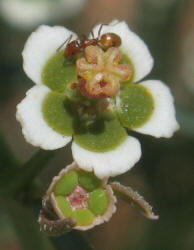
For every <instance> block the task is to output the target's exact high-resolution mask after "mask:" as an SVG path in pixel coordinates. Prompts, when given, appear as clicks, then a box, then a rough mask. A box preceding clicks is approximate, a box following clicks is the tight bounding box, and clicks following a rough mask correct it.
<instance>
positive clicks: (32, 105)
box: [16, 85, 71, 150]
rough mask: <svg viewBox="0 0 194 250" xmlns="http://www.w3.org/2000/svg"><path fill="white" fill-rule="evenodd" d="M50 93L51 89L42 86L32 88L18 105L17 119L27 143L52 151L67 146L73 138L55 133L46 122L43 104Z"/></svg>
mask: <svg viewBox="0 0 194 250" xmlns="http://www.w3.org/2000/svg"><path fill="white" fill-rule="evenodd" d="M49 92H50V90H49V88H47V87H46V86H42V85H40V86H34V87H33V88H31V89H30V90H29V91H28V92H27V93H26V97H25V98H24V99H23V100H22V101H21V102H20V103H19V104H18V105H17V113H16V118H17V120H18V121H19V122H20V123H21V125H22V132H23V134H24V137H25V139H26V141H27V142H29V143H30V144H32V145H34V146H37V147H41V148H43V149H47V150H52V149H57V148H61V147H63V146H65V145H66V144H67V143H69V142H70V141H71V136H64V135H61V134H59V133H57V132H55V131H54V130H53V129H52V128H50V127H49V126H48V124H47V123H46V122H45V120H44V118H43V114H42V103H43V101H44V98H45V97H46V96H47V94H48V93H49Z"/></svg>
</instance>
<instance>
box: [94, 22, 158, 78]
mask: <svg viewBox="0 0 194 250" xmlns="http://www.w3.org/2000/svg"><path fill="white" fill-rule="evenodd" d="M100 26H101V24H98V25H97V26H95V27H94V29H93V33H94V37H97V36H98V31H99V28H100ZM105 33H115V34H117V35H119V36H120V38H121V40H122V41H121V42H122V43H121V46H120V48H121V50H122V51H123V52H124V53H126V54H127V55H128V56H129V58H130V59H131V61H132V64H133V66H134V81H135V82H137V81H139V80H141V79H142V78H143V77H145V76H146V75H148V74H149V73H150V71H151V70H152V68H153V63H154V61H153V58H152V56H151V54H150V52H149V50H148V47H147V46H146V44H145V43H144V41H143V40H142V39H141V38H140V37H139V36H138V35H136V34H135V33H134V32H133V31H131V30H130V28H129V27H128V25H127V23H126V22H124V21H122V22H119V21H118V20H113V21H112V22H111V23H109V25H104V26H103V27H102V30H101V34H100V35H103V34H105Z"/></svg>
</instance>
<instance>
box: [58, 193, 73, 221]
mask: <svg viewBox="0 0 194 250" xmlns="http://www.w3.org/2000/svg"><path fill="white" fill-rule="evenodd" d="M56 201H57V204H58V207H59V208H60V210H61V212H62V213H63V215H64V216H65V217H67V218H68V217H71V216H72V212H73V211H72V207H71V205H70V203H69V201H68V200H67V199H66V198H65V197H64V196H61V195H60V196H57V197H56Z"/></svg>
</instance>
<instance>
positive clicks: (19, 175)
mask: <svg viewBox="0 0 194 250" xmlns="http://www.w3.org/2000/svg"><path fill="white" fill-rule="evenodd" d="M56 152H57V150H55V151H45V150H42V149H40V150H39V151H38V152H37V153H35V154H34V155H33V156H32V157H31V159H30V160H29V161H28V162H26V163H25V164H24V165H23V166H22V167H20V168H19V169H18V171H17V172H16V173H15V174H14V181H13V180H12V182H10V185H9V186H8V191H9V193H10V192H11V193H14V194H15V193H16V192H19V191H20V190H21V189H23V188H24V187H26V186H27V185H29V184H31V183H32V181H33V179H34V178H35V177H36V176H38V175H39V174H40V172H41V171H42V169H43V168H44V167H45V166H46V164H47V163H48V162H49V161H50V160H51V158H52V157H53V156H54V155H55V154H56Z"/></svg>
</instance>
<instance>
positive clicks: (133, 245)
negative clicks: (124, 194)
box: [0, 0, 194, 250]
mask: <svg viewBox="0 0 194 250" xmlns="http://www.w3.org/2000/svg"><path fill="white" fill-rule="evenodd" d="M21 1H22V0H21ZM23 1H24V0H23ZM39 1H41V0H39ZM64 13H65V11H64ZM193 13H194V1H193V0H120V1H117V0H106V1H105V0H92V1H88V2H87V4H86V5H85V7H84V9H82V11H81V12H79V14H76V15H72V16H71V17H69V18H66V17H65V16H64V18H62V19H61V20H58V21H56V22H53V23H51V22H50V23H49V24H55V25H64V26H66V27H68V28H69V29H72V30H75V31H76V32H77V33H79V34H81V33H86V34H87V33H89V32H90V29H91V27H92V26H93V25H94V24H95V23H96V22H102V23H107V22H109V21H110V20H112V19H114V18H118V19H124V20H126V21H127V22H128V24H129V25H130V26H131V28H132V29H133V30H134V31H135V32H136V33H138V34H139V35H140V36H141V37H142V38H143V40H145V42H146V44H148V46H149V48H150V51H151V53H152V55H153V57H154V59H155V67H154V69H153V72H152V74H151V78H153V79H161V80H163V81H164V82H166V83H167V84H169V85H170V87H171V89H172V92H173V94H174V97H175V103H176V108H177V116H178V120H179V121H180V125H181V129H180V131H179V132H178V133H176V134H175V135H174V137H173V138H171V139H168V140H167V139H160V140H154V139H153V138H152V137H150V136H141V135H136V136H137V137H139V138H140V137H142V138H140V139H141V141H142V142H143V143H142V151H143V157H142V159H141V161H140V162H139V163H138V164H137V165H136V167H134V168H133V169H132V170H131V171H130V172H128V173H127V174H125V175H122V176H120V177H117V178H116V179H117V180H119V181H121V182H122V183H124V184H125V185H130V186H132V187H133V188H134V189H137V190H138V191H139V192H140V193H142V194H143V195H144V197H145V198H146V199H147V200H148V201H150V202H151V203H152V204H153V205H154V208H155V211H156V213H157V214H159V215H160V219H159V220H158V221H154V222H153V221H148V220H146V219H145V218H144V217H142V216H141V215H139V214H137V213H136V211H135V210H134V209H133V208H131V207H128V206H127V205H126V204H124V203H122V202H119V204H118V210H117V213H116V214H115V215H114V216H113V218H112V219H111V221H110V222H109V223H107V224H103V225H102V226H99V227H96V228H95V229H93V230H91V231H89V232H87V233H86V236H88V238H89V239H90V241H91V242H92V243H93V245H94V246H95V249H97V250H98V249H99V250H101V249H103V250H122V249H123V250H127V249H130V250H131V249H133V250H164V249H165V250H185V249H194V237H193V232H194V231H193V223H194V215H193V214H194V213H193V211H194V196H193V191H194V182H193V176H194V102H193V98H194V15H193ZM21 15H22V13H21ZM5 20H6V19H4V18H3V17H0V37H1V43H0V76H1V77H0V129H1V133H2V134H4V138H5V140H6V141H7V142H6V144H3V141H4V139H3V138H2V137H1V136H0V143H1V145H0V168H1V169H0V180H3V178H4V177H3V176H7V172H9V171H8V170H7V169H10V168H18V166H19V165H18V162H17V161H16V160H13V159H12V158H11V157H12V156H11V154H12V153H11V152H10V151H8V150H7V149H8V148H7V145H8V146H9V147H10V148H11V150H12V152H13V153H14V155H15V156H16V157H17V158H18V159H19V162H25V161H26V160H27V159H28V158H29V157H30V156H31V155H32V153H33V152H35V151H36V149H35V148H33V147H32V146H30V145H28V144H27V143H26V142H25V141H24V138H23V136H22V134H21V130H20V127H19V125H18V124H17V122H16V120H15V106H16V104H17V103H18V102H19V101H20V100H21V99H22V98H23V97H24V95H25V92H26V90H27V89H28V88H29V87H30V86H32V84H31V82H30V80H29V79H27V77H26V76H25V74H24V72H23V70H22V58H21V51H22V49H23V46H24V43H25V41H26V39H27V37H28V35H29V34H30V33H31V32H32V29H29V30H28V31H24V30H23V29H20V28H19V27H17V29H15V28H14V27H13V26H11V25H10V24H9V23H6V21H5ZM149 78H150V76H149ZM67 151H68V150H67V149H63V150H60V152H59V154H57V155H56V156H55V157H53V158H52V160H51V161H50V163H49V164H47V167H45V168H44V170H43V171H42V172H41V176H40V177H38V178H37V180H36V184H37V183H38V186H37V185H36V188H37V187H39V185H40V186H41V189H40V190H46V188H47V186H48V183H49V181H50V180H51V177H52V176H53V175H54V174H56V173H57V172H58V171H59V169H61V168H63V167H64V166H65V165H66V163H70V162H71V160H72V159H71V154H70V151H68V152H67ZM11 178H13V179H14V176H12V177H11ZM3 183H4V184H6V183H5V182H3ZM33 185H35V183H34V184H33ZM35 190H36V189H33V192H32V190H29V192H23V194H22V197H19V198H20V200H22V201H23V205H24V207H25V208H26V209H27V210H25V213H29V210H32V209H33V211H34V214H35V216H37V214H38V210H39V208H40V205H41V203H40V194H39V193H40V192H37V193H36V194H34V192H36V191H35ZM24 191H26V190H24ZM38 191H39V190H38ZM42 192H43V191H41V194H42ZM9 198H10V199H11V203H9V205H10V204H16V203H15V201H14V200H12V198H11V197H9ZM0 202H1V203H2V202H3V200H0ZM12 202H13V203H12ZM16 206H17V204H16ZM0 209H1V210H0V211H1V214H0V222H1V223H0V246H1V247H0V248H1V250H9V249H10V250H20V249H22V250H28V249H26V247H25V248H24V247H23V248H21V245H20V243H19V241H18V240H17V238H16V235H17V227H18V226H15V227H14V223H13V221H15V223H16V220H15V219H14V218H13V217H14V216H9V215H10V214H9V213H10V211H12V212H11V213H13V210H10V209H9V206H8V210H9V211H7V213H6V209H5V206H4V205H3V204H1V205H0ZM19 209H20V208H19ZM22 209H23V208H22ZM30 214H31V215H30V217H31V216H32V213H31V211H30ZM8 216H9V217H8ZM21 220H22V218H21ZM33 227H36V226H33ZM13 228H15V229H16V230H15V229H14V230H15V231H14V230H13ZM35 230H36V229H35ZM20 232H23V229H22V230H20V231H19V234H18V235H19V238H20V236H21V235H20ZM25 233H26V234H27V236H26V237H27V239H28V240H29V246H30V245H31V241H32V242H33V241H34V240H35V239H34V238H33V237H29V234H30V233H31V232H30V231H29V232H28V231H26V232H25ZM28 233H29V234H28ZM74 236H75V232H73V233H68V234H67V235H65V236H63V237H59V238H54V239H52V241H53V243H54V245H55V246H56V248H55V249H58V250H62V249H68V250H73V249H76V250H77V249H81V247H80V248H79V247H78V246H79V245H80V244H79V240H78V241H77V242H76V241H74V240H73V239H74ZM37 237H38V239H39V240H40V238H39V237H40V235H39V234H38V236H37ZM19 238H18V239H19ZM24 244H27V243H26V242H25V243H24ZM23 246H26V245H23ZM29 249H31V248H29ZM45 249H46V248H45ZM42 250H44V249H42ZM84 250H85V249H84Z"/></svg>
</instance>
